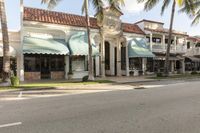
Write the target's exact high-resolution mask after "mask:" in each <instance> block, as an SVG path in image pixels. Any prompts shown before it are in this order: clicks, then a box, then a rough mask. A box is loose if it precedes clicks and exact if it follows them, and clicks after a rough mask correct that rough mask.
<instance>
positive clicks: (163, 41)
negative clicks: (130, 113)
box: [0, 6, 199, 81]
mask: <svg viewBox="0 0 200 133" xmlns="http://www.w3.org/2000/svg"><path fill="white" fill-rule="evenodd" d="M21 11H22V12H21V30H20V32H9V34H10V39H11V40H10V44H11V45H10V47H11V48H10V49H11V56H12V60H13V61H12V63H13V65H11V66H13V67H12V69H13V73H16V74H17V76H18V77H20V80H21V81H24V80H40V79H69V78H73V79H76V78H82V77H84V76H86V75H88V42H87V34H86V33H87V32H86V31H87V30H86V22H85V17H84V16H80V15H74V14H68V13H62V12H55V11H48V10H43V9H36V8H29V7H23V6H22V7H21ZM103 13H104V18H103V20H102V21H99V20H97V19H96V18H90V23H91V24H90V28H91V42H92V49H93V64H94V76H101V77H105V76H130V75H133V76H138V75H146V74H153V73H157V72H162V71H163V69H164V61H165V54H166V48H167V47H166V46H167V42H168V29H165V28H164V23H161V22H155V21H151V20H142V21H139V22H136V23H134V24H131V23H124V22H122V21H121V19H120V17H121V16H122V15H123V14H122V13H121V12H120V11H119V12H118V13H117V14H116V13H115V14H114V13H112V11H110V9H109V8H105V9H104V10H103ZM172 38H173V39H172V42H171V49H170V50H171V52H170V58H169V60H170V72H171V73H185V70H188V68H185V65H186V67H189V65H188V64H189V63H188V61H187V59H188V58H189V59H193V60H194V59H196V60H197V59H198V57H197V55H194V52H191V51H193V49H198V48H197V45H196V41H197V40H194V39H191V37H188V35H187V33H186V32H179V31H175V30H173V36H172ZM194 41H195V42H194ZM189 43H191V44H189ZM192 43H194V44H195V47H194V45H193V44H192ZM0 52H1V51H0ZM1 53H2V52H1ZM191 53H192V54H191ZM198 55H199V54H198ZM198 60H199V59H198ZM191 62H192V61H191ZM195 62H196V61H195ZM190 64H191V63H190ZM196 68H199V66H198V65H196ZM192 70H193V69H192ZM195 70H196V69H195ZM71 73H73V75H72V76H71ZM69 74H70V76H69Z"/></svg>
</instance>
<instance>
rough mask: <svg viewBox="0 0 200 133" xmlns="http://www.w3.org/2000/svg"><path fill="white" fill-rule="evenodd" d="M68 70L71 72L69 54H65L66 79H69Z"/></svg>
mask: <svg viewBox="0 0 200 133" xmlns="http://www.w3.org/2000/svg"><path fill="white" fill-rule="evenodd" d="M68 72H69V56H68V55H66V56H65V79H68Z"/></svg>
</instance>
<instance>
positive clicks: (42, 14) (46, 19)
mask: <svg viewBox="0 0 200 133" xmlns="http://www.w3.org/2000/svg"><path fill="white" fill-rule="evenodd" d="M23 19H24V20H25V21H37V22H42V23H52V24H61V25H70V26H77V27H86V21H85V17H84V16H80V15H74V14H68V13H62V12H55V11H48V10H44V9H36V8H29V7H24V18H23ZM90 27H91V28H94V29H99V26H98V25H97V20H96V18H90ZM122 28H123V31H124V32H129V33H136V34H143V35H144V34H145V33H144V32H143V31H142V30H141V29H140V28H139V27H138V26H137V25H135V24H128V23H122Z"/></svg>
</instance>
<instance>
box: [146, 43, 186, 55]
mask: <svg viewBox="0 0 200 133" xmlns="http://www.w3.org/2000/svg"><path fill="white" fill-rule="evenodd" d="M148 46H149V49H151V46H150V44H148ZM166 50H167V44H164V45H163V44H162V43H152V52H166ZM170 52H171V53H186V48H185V46H183V45H182V44H177V46H175V45H173V44H172V45H171V46H170Z"/></svg>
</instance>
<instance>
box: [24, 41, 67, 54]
mask: <svg viewBox="0 0 200 133" xmlns="http://www.w3.org/2000/svg"><path fill="white" fill-rule="evenodd" d="M23 43H24V45H23V53H24V54H55V55H68V54H69V49H68V48H67V45H66V42H65V40H61V39H52V38H51V39H43V38H35V37H24V40H23Z"/></svg>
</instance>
